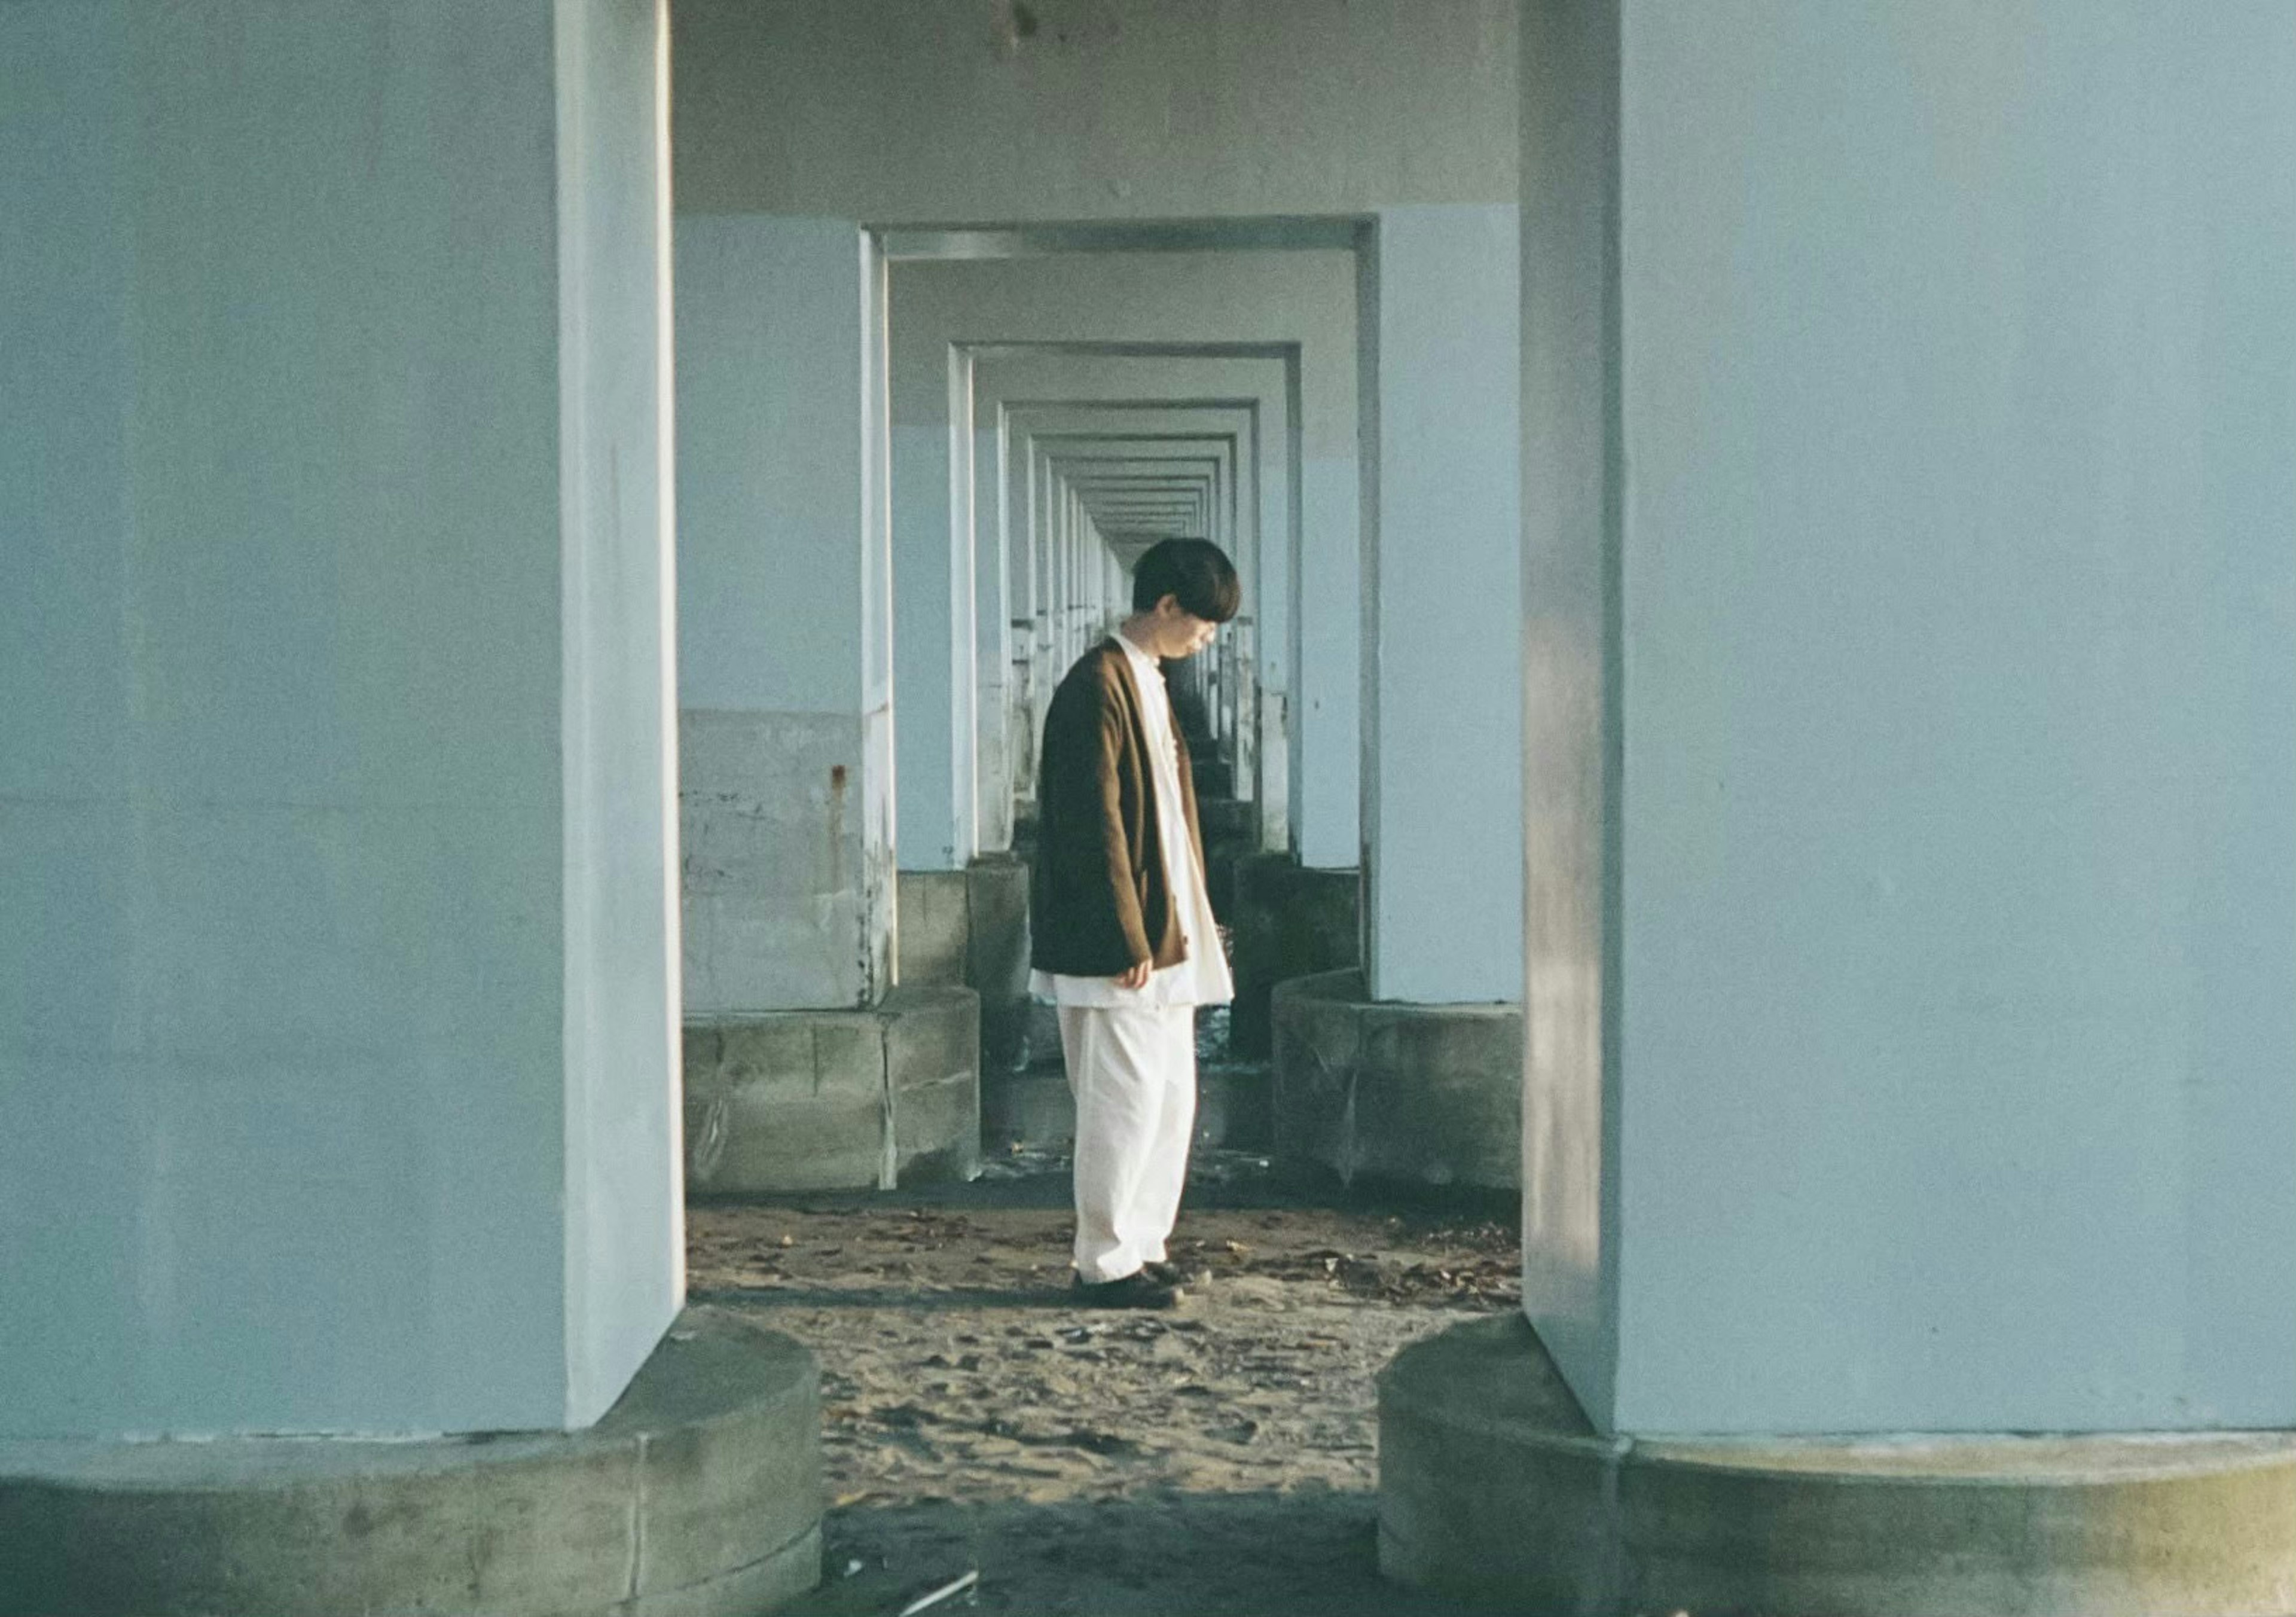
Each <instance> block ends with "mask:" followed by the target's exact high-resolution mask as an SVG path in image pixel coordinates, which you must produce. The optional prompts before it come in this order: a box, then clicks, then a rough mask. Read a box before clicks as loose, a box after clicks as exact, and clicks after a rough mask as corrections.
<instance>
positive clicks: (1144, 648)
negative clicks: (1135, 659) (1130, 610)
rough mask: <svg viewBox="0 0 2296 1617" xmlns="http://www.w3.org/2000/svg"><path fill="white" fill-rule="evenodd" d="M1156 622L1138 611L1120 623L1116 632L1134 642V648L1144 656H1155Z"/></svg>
mask: <svg viewBox="0 0 2296 1617" xmlns="http://www.w3.org/2000/svg"><path fill="white" fill-rule="evenodd" d="M1155 622H1156V620H1154V619H1153V618H1149V617H1144V616H1142V615H1140V614H1139V613H1135V614H1134V615H1133V616H1131V617H1129V618H1127V619H1126V620H1124V621H1123V622H1121V623H1119V624H1118V625H1117V626H1116V632H1117V633H1118V634H1119V635H1121V636H1124V637H1125V638H1126V639H1127V640H1129V641H1130V642H1131V643H1132V649H1133V650H1135V651H1136V652H1138V653H1140V654H1141V655H1142V656H1144V657H1154V656H1155V655H1156V642H1155V639H1154V638H1153V636H1154V635H1155V632H1156V631H1155V627H1154V626H1155Z"/></svg>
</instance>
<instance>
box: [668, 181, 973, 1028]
mask: <svg viewBox="0 0 2296 1617" xmlns="http://www.w3.org/2000/svg"><path fill="white" fill-rule="evenodd" d="M676 261H677V292H678V301H677V308H678V314H677V341H678V355H679V365H678V431H679V440H680V441H679V455H678V520H679V528H680V533H681V543H680V545H679V547H678V589H679V601H680V609H681V610H680V632H679V667H678V702H679V709H680V715H679V729H680V737H681V742H682V746H683V752H682V759H683V764H684V774H685V780H684V785H683V792H682V796H683V800H684V818H685V1005H686V1010H687V1012H688V1013H689V1014H693V1015H697V1016H704V1015H713V1014H726V1013H742V1012H752V1011H764V1010H785V1009H799V1008H814V1007H830V1006H838V1005H845V1006H853V1005H873V1004H875V1003H876V1002H877V1000H878V999H879V998H880V997H881V996H882V995H883V993H884V991H885V989H886V988H887V987H888V986H889V985H890V981H891V977H892V960H891V941H892V931H893V923H894V896H895V895H894V885H893V873H894V866H893V844H894V825H893V798H894V794H893V751H892V746H893V741H892V655H891V653H892V640H891V636H890V632H889V630H890V576H891V554H890V540H889V538H888V527H887V522H886V514H885V505H884V501H883V489H884V480H883V479H884V467H883V458H884V457H883V453H882V445H883V436H882V431H883V429H882V423H883V419H884V416H883V409H884V405H883V399H882V398H881V394H880V392H879V390H878V386H877V378H878V377H879V376H880V375H881V366H880V364H879V362H878V361H877V360H875V359H873V355H876V354H878V353H879V352H880V350H879V349H877V347H876V344H877V343H878V341H879V340H880V339H879V336H878V332H880V330H881V324H880V316H881V310H882V308H883V294H882V284H881V275H882V272H881V268H880V267H879V266H878V265H877V264H876V263H875V262H874V261H873V254H872V251H871V249H870V244H869V242H868V241H867V239H866V238H865V235H864V234H863V233H862V232H861V231H860V229H859V228H858V227H857V226H855V225H854V224H852V223H851V222H849V221H846V220H839V219H797V218H775V217H770V216H766V215H756V214H748V215H722V216H718V215H701V216H690V217H683V218H679V220H678V221H677V259H676ZM799 378H802V379H803V383H802V385H801V386H800V385H797V382H796V379H799ZM944 475H946V468H944Z"/></svg>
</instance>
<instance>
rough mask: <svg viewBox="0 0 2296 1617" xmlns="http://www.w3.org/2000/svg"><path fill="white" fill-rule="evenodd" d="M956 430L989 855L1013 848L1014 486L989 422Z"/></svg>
mask: <svg viewBox="0 0 2296 1617" xmlns="http://www.w3.org/2000/svg"><path fill="white" fill-rule="evenodd" d="M967 368H968V370H969V369H970V368H971V367H970V365H968V367H967ZM970 392H971V387H970V385H968V387H967V393H968V394H970ZM964 430H965V431H969V432H971V433H972V515H971V525H972V556H973V621H974V625H975V628H974V630H973V644H974V647H975V651H974V656H975V658H976V661H977V666H976V667H975V669H974V698H973V722H974V731H973V734H974V745H975V746H976V747H977V748H978V749H979V761H978V764H977V766H976V768H975V772H974V781H973V814H974V841H976V843H977V844H978V851H980V852H982V853H996V852H1003V851H1005V850H1008V849H1010V848H1011V847H1012V846H1013V786H1012V780H1013V750H1014V748H1015V746H1016V745H1017V744H1018V742H1017V738H1016V737H1015V736H1014V735H1013V730H1014V729H1015V727H1016V726H1015V725H1014V721H1013V710H1014V709H1015V708H1016V707H1017V706H1018V704H1019V702H1020V700H1021V699H1020V694H1019V690H1020V686H1019V681H1018V680H1016V678H1015V675H1016V673H1017V672H1018V669H1016V666H1015V665H1016V661H1018V659H1017V658H1016V652H1017V651H1018V650H1019V648H1018V647H1016V646H1015V644H1014V642H1013V621H1014V620H1015V619H1017V618H1019V617H1021V611H1020V610H1019V609H1018V608H1016V605H1015V598H1014V595H1013V585H1014V584H1015V583H1016V582H1019V580H1018V579H1016V578H1015V575H1014V570H1013V526H1012V512H1013V500H1012V493H1013V487H1014V484H1013V468H1012V467H1011V465H1010V464H1008V463H1007V462H1006V460H1005V437H1004V434H1003V433H1001V432H999V431H997V430H996V423H995V422H994V421H993V420H991V421H988V422H982V421H980V419H979V416H978V415H977V413H975V415H974V418H973V419H972V420H971V421H969V422H967V423H966V424H965V427H964Z"/></svg>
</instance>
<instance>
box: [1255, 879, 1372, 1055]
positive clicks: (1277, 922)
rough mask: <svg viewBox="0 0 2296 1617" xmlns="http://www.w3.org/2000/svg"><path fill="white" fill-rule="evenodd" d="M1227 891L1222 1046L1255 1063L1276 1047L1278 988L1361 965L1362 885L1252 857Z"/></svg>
mask: <svg viewBox="0 0 2296 1617" xmlns="http://www.w3.org/2000/svg"><path fill="white" fill-rule="evenodd" d="M1231 885H1232V887H1233V890H1234V891H1233V899H1232V902H1231V911H1232V913H1231V915H1230V916H1229V924H1230V925H1231V927H1233V929H1234V933H1235V958H1234V968H1235V1005H1234V1009H1233V1010H1232V1011H1231V1013H1230V1014H1229V1020H1228V1045H1229V1047H1230V1048H1231V1049H1233V1050H1234V1052H1235V1053H1236V1054H1237V1055H1241V1056H1243V1057H1246V1058H1247V1059H1258V1058H1260V1057H1264V1056H1266V1055H1267V1054H1268V1053H1269V1052H1270V1050H1271V1049H1273V1047H1274V1045H1273V1042H1272V1039H1273V1035H1272V1032H1271V1029H1270V1024H1269V1021H1268V996H1269V995H1270V994H1271V993H1273V992H1274V991H1275V985H1276V984H1277V983H1279V982H1283V981H1289V980H1290V979H1292V978H1293V977H1309V976H1314V975H1316V973H1321V972H1336V971H1340V970H1342V969H1343V968H1345V967H1348V966H1351V965H1359V964H1362V917H1363V882H1362V881H1361V879H1360V877H1359V876H1358V874H1357V872H1355V871H1353V870H1309V869H1308V868H1306V867H1305V866H1302V865H1301V864H1300V861H1299V860H1298V859H1297V858H1294V857H1293V856H1292V855H1291V854H1288V853H1254V854H1250V855H1247V856H1245V857H1243V858H1239V859H1237V860H1236V861H1235V864H1234V875H1233V879H1232V882H1231Z"/></svg>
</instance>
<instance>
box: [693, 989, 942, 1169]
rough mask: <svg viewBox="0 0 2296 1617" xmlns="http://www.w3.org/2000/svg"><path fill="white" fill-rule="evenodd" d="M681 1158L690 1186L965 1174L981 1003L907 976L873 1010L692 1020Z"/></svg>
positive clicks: (807, 1012) (787, 1013) (805, 1012)
mask: <svg viewBox="0 0 2296 1617" xmlns="http://www.w3.org/2000/svg"><path fill="white" fill-rule="evenodd" d="M685 1158H686V1165H685V1173H686V1180H685V1182H686V1188H687V1190H688V1192H689V1193H690V1194H694V1195H744V1194H765V1193H769V1192H775V1191H793V1190H872V1189H875V1190H890V1189H893V1188H894V1187H895V1186H901V1185H916V1184H924V1183H928V1182H931V1181H933V1180H947V1179H970V1178H973V1177H974V1176H976V1175H977V1174H979V1173H980V1001H979V1000H978V999H977V998H976V997H974V995H973V992H972V989H964V988H909V987H903V988H898V989H894V990H893V991H892V992H891V993H890V994H888V995H886V996H885V998H884V1002H883V1003H882V1004H881V1005H878V1006H877V1007H876V1008H875V1009H873V1010H867V1011H775V1012H771V1013H767V1014H762V1015H758V1016H750V1017H743V1018H741V1019H739V1020H725V1021H715V1022H688V1023H687V1024H686V1027H685Z"/></svg>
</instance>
